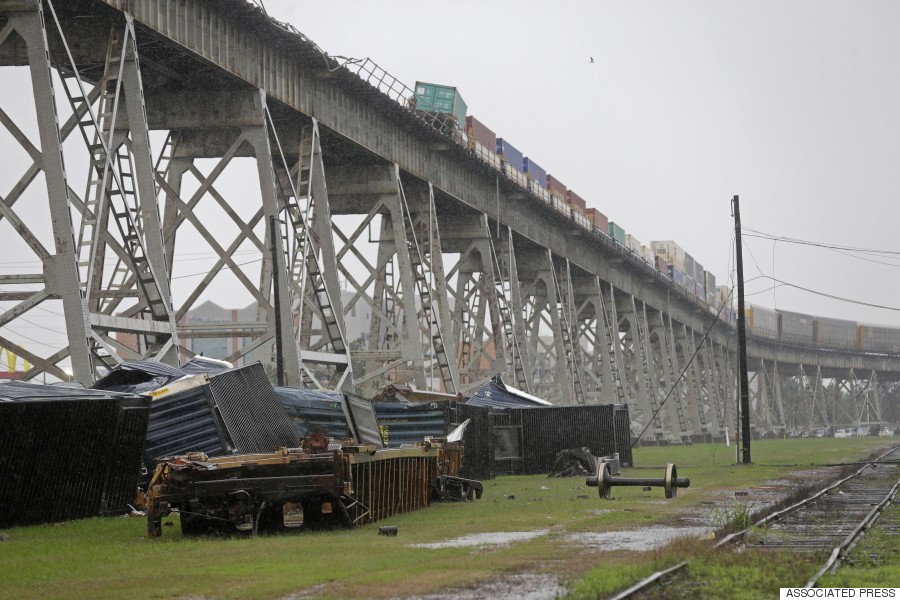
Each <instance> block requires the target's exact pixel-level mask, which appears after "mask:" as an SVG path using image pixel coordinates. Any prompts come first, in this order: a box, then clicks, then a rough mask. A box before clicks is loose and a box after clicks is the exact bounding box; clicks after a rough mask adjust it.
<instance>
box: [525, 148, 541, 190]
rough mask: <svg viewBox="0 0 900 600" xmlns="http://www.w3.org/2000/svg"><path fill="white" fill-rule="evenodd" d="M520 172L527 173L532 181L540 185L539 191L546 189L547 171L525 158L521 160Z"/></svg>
mask: <svg viewBox="0 0 900 600" xmlns="http://www.w3.org/2000/svg"><path fill="white" fill-rule="evenodd" d="M522 172H523V173H528V174H529V175H530V176H531V178H532V179H534V180H535V181H537V182H538V183H539V184H541V189H547V171H545V170H544V169H542V168H541V167H540V166H538V164H537V163H535V162H534V161H533V160H531V159H530V158H528V157H527V156H526V157H525V158H523V159H522Z"/></svg>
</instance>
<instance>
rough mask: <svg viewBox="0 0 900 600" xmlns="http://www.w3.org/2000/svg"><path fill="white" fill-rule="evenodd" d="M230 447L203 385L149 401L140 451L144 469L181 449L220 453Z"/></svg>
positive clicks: (183, 450)
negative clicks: (142, 453)
mask: <svg viewBox="0 0 900 600" xmlns="http://www.w3.org/2000/svg"><path fill="white" fill-rule="evenodd" d="M232 450H233V447H232V446H231V444H230V443H229V440H228V436H227V435H226V434H225V432H224V431H223V429H222V427H221V425H220V423H219V421H218V419H217V418H216V415H215V411H214V409H213V405H212V403H211V402H210V399H209V397H208V396H207V394H206V388H205V386H200V387H197V388H194V389H191V390H187V391H184V392H180V393H177V394H172V395H170V396H163V397H160V398H156V399H155V400H153V404H151V407H150V425H149V427H148V428H147V444H146V449H145V451H144V456H145V459H144V461H145V464H146V466H147V470H148V472H151V473H152V472H153V469H154V468H155V467H156V463H157V461H158V460H159V459H160V458H162V457H164V456H175V455H177V454H184V453H185V452H204V453H206V454H207V455H209V456H223V455H225V454H230V453H231V452H232Z"/></svg>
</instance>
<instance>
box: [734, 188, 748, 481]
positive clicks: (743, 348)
mask: <svg viewBox="0 0 900 600" xmlns="http://www.w3.org/2000/svg"><path fill="white" fill-rule="evenodd" d="M731 212H732V213H733V214H734V249H735V251H734V255H735V260H736V261H737V265H736V266H737V289H738V310H737V312H738V314H737V332H738V357H739V361H740V363H739V370H740V384H741V388H740V389H741V403H740V413H739V414H740V416H741V443H742V448H743V450H744V452H743V454H744V456H743V459H742V461H741V462H743V463H744V464H745V465H748V464H750V383H749V381H748V378H747V327H746V323H745V322H744V256H743V247H742V245H741V204H740V201H739V200H738V197H737V196H735V197H734V198H732V200H731Z"/></svg>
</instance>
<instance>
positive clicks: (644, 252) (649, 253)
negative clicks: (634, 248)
mask: <svg viewBox="0 0 900 600" xmlns="http://www.w3.org/2000/svg"><path fill="white" fill-rule="evenodd" d="M641 258H643V259H644V261H645V262H647V264H651V265H652V264H654V261H653V250H651V249H650V248H648V247H647V246H641Z"/></svg>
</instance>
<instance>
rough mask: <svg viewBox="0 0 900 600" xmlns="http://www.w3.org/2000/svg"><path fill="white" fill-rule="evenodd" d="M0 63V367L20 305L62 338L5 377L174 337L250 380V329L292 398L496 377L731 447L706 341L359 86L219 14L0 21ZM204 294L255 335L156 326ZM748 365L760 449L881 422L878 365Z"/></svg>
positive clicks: (505, 184) (118, 0)
mask: <svg viewBox="0 0 900 600" xmlns="http://www.w3.org/2000/svg"><path fill="white" fill-rule="evenodd" d="M0 65H2V66H4V67H22V68H27V69H28V72H29V74H30V80H31V86H32V88H31V90H22V94H23V96H25V97H29V96H30V97H31V98H32V99H33V104H34V110H35V112H34V118H35V119H36V124H27V123H17V121H16V119H15V118H13V117H12V116H11V115H10V113H8V112H6V111H4V110H0V121H2V124H3V126H4V127H5V129H6V130H7V132H8V133H9V134H10V135H9V136H8V137H7V138H5V139H8V140H12V141H10V142H9V144H11V145H12V146H14V147H15V149H16V150H17V151H20V152H21V151H24V152H25V153H26V154H27V156H28V161H27V162H30V165H29V166H28V167H27V168H26V169H25V171H24V172H23V173H22V174H21V176H20V177H19V178H18V180H17V181H15V183H14V185H13V186H12V188H10V189H9V191H8V192H7V193H6V196H5V197H0V231H2V234H0V235H2V236H11V237H10V239H11V238H12V237H15V238H17V240H18V241H19V242H24V244H25V245H27V247H28V248H30V251H31V252H33V255H34V256H35V257H36V260H38V261H40V263H41V264H42V265H43V268H42V269H40V272H34V273H30V274H29V273H26V274H23V273H20V272H13V271H12V270H11V269H8V268H5V267H4V265H3V264H2V263H0V346H2V347H4V348H15V347H16V344H15V343H14V341H13V340H12V339H10V338H9V337H7V335H8V334H6V333H4V331H3V328H4V327H6V326H9V325H15V324H16V323H17V322H18V320H19V319H22V318H24V315H27V314H28V313H29V312H30V311H32V310H33V309H35V308H37V307H39V306H40V305H41V304H43V303H45V302H49V301H56V302H57V303H61V306H62V310H63V314H64V316H65V323H66V332H65V333H66V337H67V343H64V344H61V346H62V347H60V348H59V349H58V350H56V351H55V352H45V353H41V352H38V351H30V350H29V351H26V350H18V353H19V355H21V356H23V357H24V358H26V359H28V360H29V361H30V363H31V365H32V368H31V369H30V370H28V371H27V372H26V373H25V378H26V379H33V378H35V377H37V376H38V375H40V374H42V373H46V374H49V375H52V376H56V377H58V378H60V379H68V378H69V374H68V373H66V372H64V371H63V369H62V367H61V365H62V364H68V363H71V368H72V371H73V375H74V378H76V379H78V380H80V381H83V382H85V381H87V382H89V381H92V380H93V379H94V378H95V376H96V374H97V373H98V372H100V371H102V370H103V369H104V368H106V367H108V366H110V365H111V364H112V363H114V362H117V361H119V360H126V359H136V358H141V357H156V358H159V359H161V360H164V361H168V362H175V361H178V360H179V359H180V357H181V355H183V354H184V353H185V352H186V351H185V349H184V348H183V347H182V345H181V341H182V340H184V339H186V338H189V337H202V336H206V337H244V338H249V339H250V343H247V344H245V345H244V346H243V347H242V348H241V349H239V350H238V351H236V352H235V354H234V355H232V356H231V357H230V359H232V360H236V359H240V358H241V357H242V356H245V355H246V354H248V353H250V352H254V351H259V350H263V351H264V355H265V356H266V357H267V359H266V361H265V362H269V363H272V364H274V363H275V361H276V359H275V357H274V351H273V348H274V340H275V339H276V331H277V332H278V333H280V338H281V339H282V340H284V342H283V351H282V352H281V355H280V356H281V359H282V361H283V366H284V372H285V374H286V379H287V383H288V384H289V385H293V386H316V387H323V388H331V389H338V388H344V387H350V386H353V387H356V388H357V389H358V390H360V391H361V392H363V393H367V392H368V393H373V392H374V391H375V390H377V389H379V388H381V387H382V386H384V385H386V384H387V383H405V382H408V383H410V384H412V385H414V386H416V387H419V388H428V387H432V388H434V389H441V390H444V391H449V392H457V391H459V392H463V393H465V392H469V391H473V390H474V389H477V388H478V387H480V386H481V385H482V384H483V383H484V382H485V381H487V380H488V379H489V378H490V377H491V376H493V375H495V374H497V373H499V372H502V373H503V374H504V379H505V381H506V382H508V383H510V384H512V385H515V386H516V387H519V388H521V389H523V390H526V391H528V392H530V393H532V394H535V395H538V396H541V397H545V398H547V399H550V400H552V401H555V402H557V403H560V404H585V403H598V402H603V403H628V404H629V405H630V406H631V412H632V417H633V419H634V424H635V426H639V427H641V428H643V427H647V436H646V437H647V438H648V439H651V440H657V441H659V442H679V441H688V440H690V439H704V438H705V439H710V438H719V437H721V436H723V435H724V434H725V432H726V428H727V430H731V431H733V424H734V423H735V422H736V415H735V405H736V396H737V392H736V381H737V379H736V372H735V368H736V362H737V361H736V356H735V348H736V336H735V333H734V328H733V325H732V324H728V323H723V322H722V321H721V320H716V317H715V315H714V314H712V313H711V312H710V311H709V308H708V307H706V306H703V305H701V304H700V303H699V302H698V301H697V300H696V299H694V298H692V297H689V296H688V295H687V294H686V293H684V292H681V291H679V290H678V289H676V288H675V287H674V286H672V285H671V282H670V281H669V280H668V279H666V278H665V277H663V276H661V275H660V274H659V273H658V272H656V271H655V270H653V269H651V268H649V266H647V265H646V264H644V263H642V262H641V261H639V260H638V259H636V257H634V256H633V255H631V254H629V253H627V252H626V251H624V249H623V248H622V247H620V246H617V245H616V244H615V243H614V242H612V241H611V240H610V239H609V238H608V237H606V236H601V235H595V234H591V233H590V232H589V231H587V230H585V229H583V228H579V227H575V225H574V223H573V221H572V218H571V217H570V216H567V215H565V214H563V213H561V212H559V211H555V210H552V209H551V207H550V206H548V204H547V202H546V199H545V198H543V197H542V195H541V194H538V193H537V192H536V191H534V190H531V191H529V190H528V189H526V188H523V187H521V186H520V185H519V184H518V183H516V182H515V181H513V180H511V179H510V178H508V177H506V176H505V175H504V174H503V173H502V172H499V171H497V170H496V169H494V168H492V167H491V166H490V165H488V164H486V163H485V162H484V161H483V160H479V159H478V157H476V156H474V155H473V153H472V151H471V150H469V149H468V148H467V146H466V144H465V143H464V140H461V139H459V134H458V132H453V131H451V132H449V133H448V131H447V129H448V123H447V122H446V120H444V119H443V118H442V117H441V116H440V115H435V114H433V113H428V112H424V111H421V110H418V111H417V110H416V109H415V107H411V106H409V105H408V104H407V100H408V98H409V97H410V96H412V95H413V91H412V90H411V89H409V88H407V87H406V86H404V85H403V84H402V83H401V82H399V81H397V80H396V79H394V78H393V77H391V76H390V75H389V74H388V73H386V72H385V71H383V70H381V69H380V68H379V67H378V66H377V65H375V64H374V63H372V62H371V61H368V60H366V61H338V60H335V59H333V58H330V57H328V55H327V54H326V53H324V52H323V51H322V50H321V49H320V48H318V47H317V46H316V45H315V44H314V43H312V42H311V41H310V40H308V39H307V38H305V37H304V36H303V35H302V34H300V33H299V32H297V31H296V30H292V28H290V27H289V26H285V25H283V24H278V23H276V22H274V21H272V20H270V19H269V18H268V17H267V16H266V15H265V14H264V13H263V12H262V11H261V10H259V9H258V8H256V7H255V6H254V5H252V4H249V3H247V2H245V1H244V0H219V1H218V2H203V1H200V0H102V1H101V0H69V1H66V2H62V1H59V0H57V1H56V2H54V3H53V4H51V3H50V2H48V1H46V0H45V1H44V2H43V3H42V2H40V0H0ZM11 70H12V69H2V70H0V77H3V75H2V74H3V73H8V72H10V71H11ZM0 108H2V107H0ZM29 127H31V130H34V131H37V134H36V135H37V138H36V139H32V138H29V136H28V135H27V134H26V133H25V132H26V131H29ZM160 132H162V133H160ZM162 135H164V136H165V137H160V136H162ZM156 137H159V139H164V140H165V141H164V142H162V143H160V144H157V147H156V148H151V138H154V139H155V138H156ZM73 146H75V147H77V148H78V151H77V152H76V151H74V150H70V148H71V147H73ZM11 149H12V148H10V150H11ZM4 154H6V151H4ZM73 156H74V157H75V158H72V157H73ZM79 157H80V159H79ZM65 161H68V163H69V164H67V163H66V162H65ZM238 163H240V164H241V165H244V166H246V165H247V164H252V165H253V168H254V169H255V173H254V176H253V180H254V183H253V188H254V190H257V191H255V192H254V193H253V194H251V197H250V198H246V197H245V198H242V202H243V205H242V206H244V207H247V206H249V209H248V210H244V211H243V212H242V211H239V210H238V209H237V208H236V207H235V205H234V204H232V203H231V202H230V201H229V200H227V199H226V196H228V193H229V191H230V190H229V188H230V187H231V186H232V185H233V183H232V184H229V183H228V179H227V175H228V173H229V171H233V170H234V169H239V166H238ZM203 165H207V166H211V168H207V169H204V168H202V166H203ZM240 172H241V173H243V175H239V176H238V177H241V178H243V179H246V169H244V170H242V171H240ZM78 181H80V182H82V183H83V191H82V190H76V188H78V187H81V186H80V184H78V183H76V182H78ZM232 181H233V180H232ZM41 185H43V186H45V188H46V189H45V191H43V189H42V191H41V192H40V195H39V199H38V200H36V201H34V202H18V201H19V200H20V199H21V198H23V197H27V194H26V191H27V190H28V189H29V188H34V187H38V188H40V186H41ZM257 186H258V187H257ZM4 189H6V188H4ZM35 203H38V204H42V205H43V206H42V209H43V210H44V211H45V213H46V214H48V218H47V219H46V220H44V222H42V223H38V224H34V223H29V222H28V219H27V218H26V217H25V213H26V208H28V209H31V208H32V206H33V205H34V204H35ZM210 207H211V208H210ZM210 210H215V211H218V216H217V218H218V219H224V220H225V221H226V222H227V223H228V225H229V227H228V228H222V227H217V226H213V225H212V223H213V222H215V220H214V219H212V218H210V217H209V216H208V215H209V214H210V213H209V211H210ZM204 211H206V212H204ZM347 223H352V225H350V226H348V225H347ZM41 227H43V228H44V229H45V230H52V232H51V234H52V245H51V244H49V243H47V242H45V241H43V240H42V237H41V231H38V229H39V228H41ZM44 233H45V235H44V239H46V238H47V237H49V235H51V234H47V232H46V231H45V232H44ZM177 242H178V243H177ZM188 242H189V243H188ZM198 249H202V250H205V251H207V252H209V253H210V254H212V255H214V257H215V264H214V266H213V267H212V268H210V269H209V272H208V273H205V274H204V275H203V276H202V279H201V280H200V281H199V283H197V284H196V285H195V286H193V287H192V288H191V291H190V292H189V293H187V294H184V295H182V294H178V296H179V297H174V296H173V294H172V292H171V289H172V286H173V281H172V279H173V276H172V273H173V269H174V264H175V262H176V261H177V260H178V259H179V256H181V255H184V254H190V253H194V252H197V250H198ZM254 254H255V256H256V258H257V260H255V261H247V260H246V259H247V258H248V256H250V257H252V256H253V255H254ZM37 270H38V269H36V270H35V271H37ZM225 274H228V276H229V277H231V278H233V281H234V282H235V285H238V286H241V287H242V288H243V289H244V290H246V291H247V292H249V293H250V294H251V295H252V297H253V298H254V299H255V300H256V302H257V303H258V307H259V308H258V311H257V319H256V321H254V322H250V323H216V324H201V325H185V324H183V323H182V321H183V318H184V316H185V314H186V312H187V311H188V310H189V309H191V308H192V306H194V304H195V303H196V301H197V300H198V298H199V297H200V296H201V294H202V293H203V292H204V290H206V289H207V287H208V286H209V285H210V284H211V283H212V282H214V281H215V280H216V278H220V277H223V276H225ZM341 280H344V281H345V282H346V283H347V284H349V286H350V287H351V288H352V292H353V293H352V295H351V297H349V298H348V297H347V296H346V295H345V297H344V298H342V295H341V292H340V286H341ZM364 304H365V305H367V306H368V310H370V311H371V315H372V316H371V324H370V326H369V331H368V336H367V338H366V341H365V343H364V344H362V345H356V346H355V347H353V348H351V345H350V344H349V343H348V340H347V335H346V327H345V321H346V317H347V315H349V314H350V313H351V312H353V311H354V308H355V307H357V306H362V305H364ZM749 352H750V367H751V371H752V372H751V388H752V390H751V393H752V399H751V400H752V402H751V404H752V407H753V408H752V410H753V415H752V422H753V424H754V427H755V428H756V430H757V431H758V432H760V433H762V432H766V431H773V432H775V433H783V432H785V431H786V430H787V429H790V428H802V429H814V428H817V427H837V426H858V425H866V424H874V425H877V424H881V423H883V422H885V421H896V419H897V414H898V408H897V407H898V402H897V396H898V394H897V392H896V391H895V387H896V385H897V384H896V382H897V381H898V379H900V356H897V355H883V354H867V353H860V352H853V351H834V350H826V349H821V348H814V347H801V346H796V347H791V346H787V345H783V344H777V343H772V342H766V341H761V340H758V339H752V338H751V343H750V345H749ZM692 358H693V360H692ZM272 364H269V365H268V367H269V368H270V369H271V368H272ZM676 382H677V384H676ZM669 390H672V392H671V393H670V392H669Z"/></svg>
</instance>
